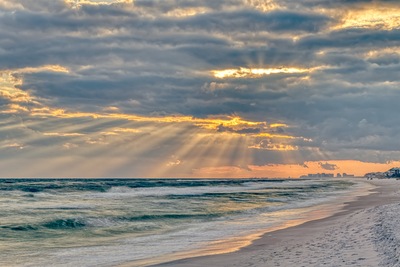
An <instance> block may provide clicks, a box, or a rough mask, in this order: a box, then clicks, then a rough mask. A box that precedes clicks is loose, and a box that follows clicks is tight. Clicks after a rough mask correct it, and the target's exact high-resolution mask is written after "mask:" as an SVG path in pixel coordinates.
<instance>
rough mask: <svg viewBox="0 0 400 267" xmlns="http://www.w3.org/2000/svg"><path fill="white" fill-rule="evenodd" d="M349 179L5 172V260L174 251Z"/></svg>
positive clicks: (29, 262) (105, 260) (106, 259)
mask: <svg viewBox="0 0 400 267" xmlns="http://www.w3.org/2000/svg"><path fill="white" fill-rule="evenodd" d="M352 185H353V183H351V182H348V181H339V180H259V179H243V180H242V179H237V180H233V179H232V180H204V179H202V180H179V179H101V180H99V179H92V180H88V179H51V180H49V179H0V251H1V253H0V266H115V265H118V264H121V263H124V262H135V261H140V260H148V259H153V258H156V257H160V258H164V259H168V258H169V257H170V255H172V254H173V253H176V252H181V251H185V250H187V251H190V250H196V249H199V248H202V247H206V246H207V245H209V244H211V243H213V242H215V241H218V240H221V239H228V238H230V237H233V236H237V235H246V234H249V233H252V232H254V231H255V230H257V229H263V228H267V227H271V226H274V225H278V224H279V223H282V222H285V220H288V219H293V218H296V216H300V213H301V212H303V211H304V209H305V208H307V207H312V206H315V205H319V204H321V203H324V202H326V201H329V200H331V199H333V198H335V197H337V196H339V195H340V194H342V193H344V192H346V190H349V189H350V188H351V186H352ZM288 211H290V212H288Z"/></svg>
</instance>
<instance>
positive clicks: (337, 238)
mask: <svg viewBox="0 0 400 267" xmlns="http://www.w3.org/2000/svg"><path fill="white" fill-rule="evenodd" d="M368 182H369V183H371V184H373V185H374V186H376V188H375V189H373V191H372V192H371V194H369V195H366V196H361V197H358V198H357V199H355V200H354V201H351V202H349V203H346V205H345V206H344V207H343V208H342V210H341V211H340V212H337V213H336V214H334V215H332V216H330V217H327V218H324V219H319V220H314V221H309V222H306V223H304V224H301V225H298V226H294V227H290V228H286V229H282V230H277V231H273V232H269V233H266V234H265V235H263V236H262V237H261V238H259V239H258V240H255V241H254V242H253V243H252V244H251V245H249V246H246V247H244V248H242V249H240V250H239V251H235V252H231V253H225V254H218V255H209V256H202V257H194V258H187V259H181V260H177V261H172V262H169V263H163V264H159V265H154V266H157V267H172V266H174V267H183V266H187V267H200V266H201V267H203V266H215V267H222V266H227V267H228V266H238V267H239V266H240V267H245V266H249V267H250V266H252V267H258V266H260V267H261V266H262V267H264V266H268V267H273V266H299V267H300V266H379V265H381V266H385V265H382V263H383V262H385V261H386V262H388V261H390V262H395V261H396V259H395V258H394V257H396V255H395V254H396V253H395V252H393V253H392V254H393V256H391V255H389V254H388V253H386V252H385V251H386V250H385V248H384V246H387V247H388V249H392V250H396V248H395V247H394V248H391V247H389V246H390V244H392V243H393V242H395V241H396V240H394V239H393V238H392V237H391V234H390V233H389V232H390V231H389V230H390V229H391V228H393V227H396V224H393V225H389V226H387V225H384V223H382V222H385V217H388V216H390V215H391V214H395V213H396V209H399V211H400V205H396V204H397V203H400V194H399V188H400V181H396V180H373V181H368ZM389 204H392V205H389ZM393 205H396V206H393ZM397 206H399V207H397ZM397 214H399V216H398V217H400V213H397ZM396 218H397V217H396ZM392 220H393V219H392ZM399 221H400V218H399ZM388 229H389V230H388ZM391 239H393V240H391ZM399 239H400V237H399ZM391 241H393V242H391ZM385 242H386V243H387V244H386V243H385ZM390 242H391V243H390ZM388 266H397V265H388Z"/></svg>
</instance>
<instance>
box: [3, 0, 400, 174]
mask: <svg viewBox="0 0 400 267" xmlns="http://www.w3.org/2000/svg"><path fill="white" fill-rule="evenodd" d="M399 71H400V2H399V1H398V0H386V1H385V0H381V1H373V0H297V1H293V0H263V1H262V0H218V1H216V0H201V1H200V0H35V1H31V0H0V170H1V172H0V176H1V177H143V178H146V177H179V178H180V177H208V178H213V177H270V178H273V177H299V176H301V175H304V174H307V173H317V172H320V173H322V172H325V173H335V174H336V173H343V172H346V173H352V174H356V175H364V174H365V173H367V172H371V171H386V170H387V169H389V168H390V167H393V166H400V142H399V140H400V116H399V113H400V111H399V108H398V106H399V101H400V75H399Z"/></svg>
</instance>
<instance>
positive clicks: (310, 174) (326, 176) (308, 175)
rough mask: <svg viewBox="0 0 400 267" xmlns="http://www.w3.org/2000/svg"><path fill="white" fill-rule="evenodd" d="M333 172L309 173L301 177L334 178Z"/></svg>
mask: <svg viewBox="0 0 400 267" xmlns="http://www.w3.org/2000/svg"><path fill="white" fill-rule="evenodd" d="M333 177H334V175H333V173H309V174H307V175H302V176H300V178H333Z"/></svg>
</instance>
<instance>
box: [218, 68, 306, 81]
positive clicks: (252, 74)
mask: <svg viewBox="0 0 400 267" xmlns="http://www.w3.org/2000/svg"><path fill="white" fill-rule="evenodd" d="M310 71H311V69H301V68H291V67H288V68H286V67H285V68H269V69H263V68H254V69H253V68H239V69H225V70H212V71H211V73H212V75H213V76H214V77H216V78H220V79H223V78H260V77H262V76H266V75H271V74H281V73H283V74H296V73H305V72H310Z"/></svg>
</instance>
